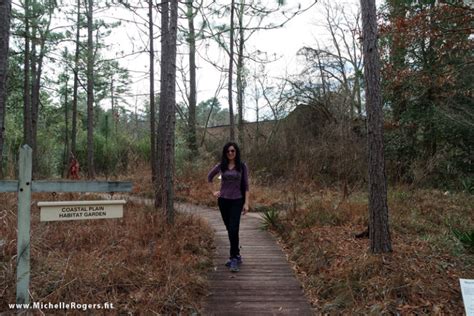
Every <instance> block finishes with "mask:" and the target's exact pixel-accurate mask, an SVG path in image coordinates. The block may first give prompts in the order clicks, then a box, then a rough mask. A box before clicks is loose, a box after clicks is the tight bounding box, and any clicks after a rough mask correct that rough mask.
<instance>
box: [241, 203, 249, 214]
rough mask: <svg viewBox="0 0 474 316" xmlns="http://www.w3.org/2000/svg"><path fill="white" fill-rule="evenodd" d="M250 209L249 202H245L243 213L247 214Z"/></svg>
mask: <svg viewBox="0 0 474 316" xmlns="http://www.w3.org/2000/svg"><path fill="white" fill-rule="evenodd" d="M248 211H249V205H248V204H247V203H245V204H244V207H243V208H242V214H243V215H245V214H247V213H248Z"/></svg>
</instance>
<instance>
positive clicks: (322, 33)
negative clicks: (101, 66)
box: [50, 0, 359, 121]
mask: <svg viewBox="0 0 474 316" xmlns="http://www.w3.org/2000/svg"><path fill="white" fill-rule="evenodd" d="M218 1H220V2H221V3H227V2H228V1H226V0H218ZM262 1H263V2H264V3H265V1H267V2H271V3H275V2H276V0H262ZM321 1H322V0H320V1H319V2H318V3H316V4H315V5H314V6H312V7H311V8H310V9H309V10H307V11H306V12H304V13H303V14H301V15H298V16H296V17H295V18H294V19H292V20H291V21H290V22H288V23H287V24H286V25H285V26H284V27H282V28H278V29H273V30H262V31H258V32H256V33H255V34H254V35H253V36H252V37H251V38H250V40H249V41H248V42H247V43H246V48H247V49H246V50H247V51H256V50H257V49H258V50H260V51H262V52H266V54H267V55H268V56H272V58H274V59H277V61H275V62H272V63H267V64H266V65H265V71H266V72H267V73H268V76H269V78H272V77H285V76H291V75H296V74H298V73H299V72H300V71H301V69H302V67H303V64H302V62H301V60H299V58H298V57H297V56H296V53H297V51H298V50H299V49H300V48H302V47H303V46H313V47H314V46H315V43H316V40H318V41H319V42H320V43H321V42H325V41H327V40H328V33H327V31H326V30H325V28H324V27H323V24H324V9H323V4H322V3H321ZM65 2H66V3H67V2H70V3H71V4H73V3H74V2H75V1H72V0H65ZM286 2H288V3H289V4H288V5H286V6H283V7H282V8H281V9H282V10H286V11H288V10H290V9H291V8H295V7H297V6H298V5H299V4H301V7H302V8H306V7H309V6H310V5H311V4H312V3H314V0H291V1H290V0H288V1H286ZM333 3H337V4H340V5H342V6H344V7H345V8H346V9H347V10H351V11H357V10H358V7H359V0H344V1H333ZM137 13H138V14H139V15H138V16H137V15H135V14H132V13H130V11H127V10H125V9H121V10H120V9H119V10H117V9H114V10H107V11H104V12H102V13H100V14H97V15H96V16H100V17H102V18H104V19H105V20H108V21H112V20H113V19H115V20H116V19H122V20H128V21H137V22H139V23H141V24H144V23H146V21H147V19H148V17H147V13H148V9H146V8H144V9H143V10H139V11H137ZM157 14H158V12H156V11H155V21H156V24H157V25H159V19H158V18H159V17H157V16H156V15H157ZM58 16H59V17H61V13H59V14H58ZM226 19H227V18H226ZM278 21H280V22H281V21H283V18H282V16H281V14H279V13H275V14H273V15H272V16H271V17H270V18H269V19H267V20H265V22H264V23H263V25H265V24H268V23H269V22H278ZM56 23H58V24H61V23H65V22H64V15H63V20H62V21H61V22H56ZM68 23H69V24H70V23H71V22H68ZM181 23H182V24H183V26H184V25H186V24H185V23H186V22H185V21H181ZM196 24H197V25H198V24H199V22H196ZM147 33H148V29H147V26H146V25H142V26H140V25H135V24H134V23H131V22H125V21H124V22H123V23H122V25H121V26H120V27H118V28H115V29H113V30H112V34H111V35H110V36H109V37H108V38H107V39H106V43H108V44H109V45H110V48H109V49H108V50H107V51H106V52H104V55H105V56H106V57H109V58H116V57H117V58H118V60H119V62H120V64H121V65H122V66H123V67H125V68H127V69H129V70H130V74H131V77H132V84H131V86H130V94H131V96H130V97H129V98H127V102H128V103H129V105H128V106H127V108H129V109H130V110H134V109H135V106H137V108H138V109H139V110H144V104H145V103H146V102H147V100H148V97H147V94H148V92H149V81H148V80H149V79H148V78H149V77H148V68H149V57H148V54H147V53H140V54H132V53H133V52H139V51H142V50H144V49H147V47H148V38H147V36H148V35H147ZM82 35H83V36H85V30H83V33H82ZM155 36H156V37H158V36H159V30H158V28H155ZM208 42H209V41H208ZM159 49H160V39H159V38H157V39H156V40H155V50H156V51H157V54H156V58H157V59H156V63H155V91H157V92H159V84H160V82H159V78H160V76H159ZM198 50H199V55H201V56H203V55H208V56H209V58H210V59H212V60H213V62H216V63H218V64H221V65H222V66H225V67H228V61H227V58H228V57H227V56H226V54H225V53H223V52H222V50H219V49H217V48H216V44H212V43H211V44H207V45H206V42H204V41H200V42H199V43H198ZM70 51H73V48H72V47H71V48H70ZM187 51H188V48H187V47H186V45H184V44H183V45H182V46H181V47H180V48H179V53H180V55H179V56H178V66H180V67H183V68H186V67H187V62H186V61H187V55H186V54H187ZM124 55H130V56H129V57H123V56H124ZM197 65H198V71H197V77H198V78H197V81H198V96H197V97H198V102H201V101H204V100H207V99H209V98H211V97H213V96H214V94H215V93H216V89H217V86H218V83H219V81H220V80H225V84H224V86H223V89H222V90H221V91H220V93H219V95H218V97H219V100H220V101H221V103H222V105H223V106H224V107H226V106H227V81H226V80H227V79H226V78H225V75H222V73H220V72H219V71H217V70H216V69H215V68H214V67H213V66H211V65H210V64H209V63H208V62H206V61H204V60H203V59H202V58H200V57H198V59H197ZM247 67H248V69H249V71H250V72H251V73H254V72H255V69H256V66H255V63H251V62H249V63H248V64H247ZM54 70H55V69H54V67H52V68H51V69H50V71H54ZM55 72H56V75H57V74H58V71H57V70H56V71H55ZM234 78H235V77H234ZM180 79H181V75H180V74H178V86H179V88H180V89H183V87H184V85H183V83H182V81H181V80H180ZM234 82H235V79H234ZM178 90H179V89H178ZM246 92H247V93H248V94H251V93H252V87H251V86H250V84H249V85H248V88H247V91H246ZM182 100H183V95H182V94H180V93H179V91H178V92H177V101H178V102H179V101H182ZM109 104H110V102H108V101H105V102H103V104H101V106H103V107H104V108H108V107H109V106H110V105H109ZM234 104H235V102H234ZM254 104H255V102H254V101H253V102H249V100H247V106H246V110H245V118H246V119H247V120H251V121H253V120H255V110H254V108H255V105H254Z"/></svg>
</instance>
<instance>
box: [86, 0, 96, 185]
mask: <svg viewBox="0 0 474 316" xmlns="http://www.w3.org/2000/svg"><path fill="white" fill-rule="evenodd" d="M93 9H94V4H93V0H88V10H87V175H88V177H89V179H92V178H94V177H95V171H94V53H93V52H94V44H93V38H92V36H93V23H92V22H93V15H92V14H93Z"/></svg>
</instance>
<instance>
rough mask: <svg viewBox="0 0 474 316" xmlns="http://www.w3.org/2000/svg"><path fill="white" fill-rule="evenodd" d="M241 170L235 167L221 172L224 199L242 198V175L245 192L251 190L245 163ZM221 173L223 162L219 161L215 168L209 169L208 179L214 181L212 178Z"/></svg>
mask: <svg viewBox="0 0 474 316" xmlns="http://www.w3.org/2000/svg"><path fill="white" fill-rule="evenodd" d="M241 169H243V170H241V171H240V172H239V171H237V170H236V169H235V168H234V169H232V170H226V171H225V172H224V173H223V174H221V176H222V179H221V190H220V191H221V197H222V198H224V199H231V200H235V199H241V198H242V197H243V196H242V192H241V190H240V184H241V182H240V181H241V179H242V176H243V177H244V178H243V181H244V187H245V192H247V191H248V190H249V178H248V168H247V165H245V168H241ZM218 173H221V164H220V163H218V164H217V165H215V166H214V168H212V169H211V171H209V174H208V175H207V181H208V182H209V183H211V182H212V179H214V177H215V176H216V175H217V174H218Z"/></svg>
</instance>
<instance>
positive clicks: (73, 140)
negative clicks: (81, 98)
mask: <svg viewBox="0 0 474 316" xmlns="http://www.w3.org/2000/svg"><path fill="white" fill-rule="evenodd" d="M80 23H81V0H77V24H76V52H75V54H74V87H73V92H72V93H73V99H72V122H71V124H72V131H71V153H69V154H72V156H74V157H76V135H77V90H78V88H79V41H80V36H81V25H80Z"/></svg>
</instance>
